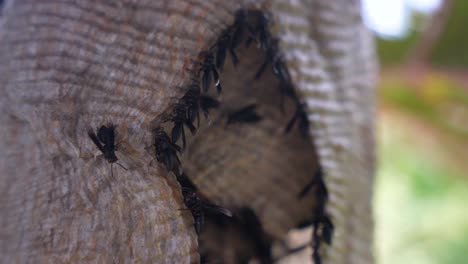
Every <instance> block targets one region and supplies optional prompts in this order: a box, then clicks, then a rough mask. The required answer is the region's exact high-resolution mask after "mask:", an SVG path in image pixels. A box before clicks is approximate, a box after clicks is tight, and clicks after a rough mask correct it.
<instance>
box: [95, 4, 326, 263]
mask: <svg viewBox="0 0 468 264" xmlns="http://www.w3.org/2000/svg"><path fill="white" fill-rule="evenodd" d="M270 26H271V19H270V15H269V14H266V13H264V12H262V11H258V10H245V9H240V10H238V11H237V12H236V13H235V19H234V23H233V24H232V25H231V26H229V27H228V28H226V29H225V30H224V31H223V32H222V33H221V36H220V37H219V38H218V40H217V41H216V43H215V44H214V45H213V46H212V47H211V48H210V49H209V50H208V51H207V52H203V53H202V54H201V55H202V57H203V59H202V62H201V63H200V66H199V71H198V72H197V74H196V75H195V76H194V78H193V81H192V82H191V84H190V85H188V87H186V90H187V92H186V93H185V95H184V96H183V97H182V98H181V99H180V100H179V101H178V102H177V103H176V104H175V105H174V107H173V109H172V112H171V113H170V114H169V115H168V116H167V117H166V118H165V119H164V120H163V121H164V122H165V123H171V124H172V125H173V126H172V130H171V132H170V133H169V134H170V135H169V134H168V133H166V131H165V130H164V129H163V128H162V127H157V128H155V129H154V131H153V133H154V144H153V146H154V151H155V155H156V159H157V161H158V162H160V163H162V164H164V165H165V167H166V169H167V170H168V171H171V172H173V173H174V174H175V175H176V178H177V180H178V182H179V184H180V185H181V187H182V194H183V197H184V203H185V205H186V206H187V208H188V209H190V211H191V213H192V215H193V217H194V219H195V229H196V231H197V233H199V232H200V231H201V229H202V226H203V223H204V219H205V213H206V212H207V211H209V212H210V213H213V212H214V213H217V214H220V215H223V216H224V217H232V216H233V214H232V213H231V211H229V210H228V209H226V208H223V207H220V206H217V205H215V204H212V203H210V202H209V201H208V200H207V199H205V198H203V196H202V195H201V194H200V192H199V191H198V190H197V187H196V186H195V184H194V183H193V182H192V181H191V180H190V178H189V177H188V176H187V175H186V174H185V173H184V172H183V170H182V166H181V162H180V159H179V157H178V155H179V154H180V153H181V152H182V151H183V150H184V148H185V147H186V133H185V129H186V128H187V129H188V130H189V131H190V132H191V133H192V134H195V133H196V131H197V129H198V128H199V126H200V112H201V113H203V115H204V116H205V118H206V119H208V118H209V112H210V110H212V109H215V108H218V107H219V105H220V102H219V101H218V100H216V99H215V98H213V97H211V96H209V95H208V94H207V92H208V91H209V89H210V87H212V86H215V87H216V89H217V91H218V93H221V92H222V84H221V81H220V71H222V68H223V65H224V63H225V60H226V57H227V56H228V54H229V55H230V57H231V60H232V63H233V65H234V66H236V65H237V64H238V62H239V59H238V56H237V54H236V50H237V49H238V48H239V47H240V45H245V47H246V48H248V47H249V46H250V45H251V44H252V43H255V44H256V45H257V46H258V48H259V49H261V50H262V51H263V52H264V54H265V60H264V62H263V63H262V65H261V66H260V68H259V69H258V71H257V72H256V74H255V79H259V78H260V77H261V76H262V74H263V73H264V72H265V70H267V69H268V68H269V67H271V69H272V72H273V74H274V75H275V76H276V78H277V79H278V81H279V86H278V87H279V92H280V95H281V97H280V98H281V109H284V102H285V99H286V98H289V99H290V100H292V101H293V102H294V105H295V106H296V110H295V113H294V115H293V117H292V118H291V119H290V121H289V122H288V123H287V124H286V126H285V133H287V132H289V131H290V130H291V129H292V128H293V127H294V125H295V124H297V127H298V129H299V131H300V133H301V134H302V135H303V136H304V137H308V136H309V121H308V117H307V113H306V110H305V107H306V106H305V103H303V102H301V101H300V99H299V96H298V95H297V93H296V91H295V89H294V86H293V84H292V80H291V76H290V74H289V71H288V69H287V67H286V64H285V62H284V60H283V58H282V56H281V52H280V47H279V40H278V39H277V38H275V37H274V36H273V35H272V34H271V33H270V31H269V28H270ZM255 107H256V106H255V105H249V106H247V107H244V108H242V109H240V110H239V111H237V112H234V113H232V114H230V115H229V116H228V120H227V123H228V124H229V123H234V122H247V123H251V122H258V121H260V120H261V117H260V116H259V115H258V114H256V113H255ZM114 128H115V127H114V126H112V125H111V126H108V127H106V126H102V127H101V128H100V129H99V131H98V135H96V134H95V133H94V132H93V131H89V132H88V134H89V136H90V137H91V139H92V140H93V142H94V143H95V144H96V146H97V147H98V148H99V150H101V152H102V153H103V154H104V157H105V158H106V159H107V161H108V162H110V163H114V162H116V161H117V157H116V156H115V154H114V151H115V145H114ZM313 187H314V188H316V191H317V199H318V206H317V207H316V209H315V212H314V219H313V220H312V222H311V223H312V225H313V228H314V231H313V237H312V249H313V259H314V262H315V263H316V264H317V263H321V258H320V254H319V249H320V244H321V242H322V241H324V242H326V243H328V244H330V243H331V240H332V235H333V224H332V222H331V220H330V217H329V216H328V214H327V213H326V212H325V205H326V203H327V200H328V192H327V188H326V186H325V183H324V181H323V173H322V170H321V169H319V170H318V171H317V172H316V173H315V175H314V179H313V180H312V181H311V183H310V184H308V185H307V186H305V188H304V189H303V191H302V192H301V193H300V194H299V195H298V197H299V198H302V197H304V196H305V195H306V194H307V193H308V192H309V191H310V189H312V188H313Z"/></svg>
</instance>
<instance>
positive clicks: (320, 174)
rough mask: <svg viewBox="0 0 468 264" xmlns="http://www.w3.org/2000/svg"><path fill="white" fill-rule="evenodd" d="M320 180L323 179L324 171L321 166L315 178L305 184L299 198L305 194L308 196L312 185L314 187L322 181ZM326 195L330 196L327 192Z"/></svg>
mask: <svg viewBox="0 0 468 264" xmlns="http://www.w3.org/2000/svg"><path fill="white" fill-rule="evenodd" d="M320 181H323V171H322V168H321V167H319V168H318V169H317V170H316V171H315V175H314V178H313V179H312V180H311V181H310V182H309V183H308V184H307V185H306V186H304V188H303V189H302V191H301V192H300V193H299V194H298V195H297V197H298V198H299V199H301V198H304V196H306V195H307V194H308V193H309V191H310V190H311V189H312V187H314V186H315V185H316V184H318V183H320ZM326 195H327V196H328V194H326Z"/></svg>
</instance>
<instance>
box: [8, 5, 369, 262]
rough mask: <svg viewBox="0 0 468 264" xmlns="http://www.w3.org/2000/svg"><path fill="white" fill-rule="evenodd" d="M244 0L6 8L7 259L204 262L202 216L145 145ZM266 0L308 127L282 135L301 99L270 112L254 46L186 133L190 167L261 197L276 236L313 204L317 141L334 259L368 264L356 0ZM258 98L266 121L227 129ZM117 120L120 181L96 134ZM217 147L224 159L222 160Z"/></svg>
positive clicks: (213, 182) (364, 52)
mask: <svg viewBox="0 0 468 264" xmlns="http://www.w3.org/2000/svg"><path fill="white" fill-rule="evenodd" d="M241 6H243V7H245V6H248V7H250V5H249V1H245V2H244V3H237V2H233V1H221V0H219V1H215V0H212V1H205V0H192V1H149V0H148V1H34V0H16V1H9V2H8V3H6V5H5V7H4V10H3V11H2V17H1V18H0V60H1V61H2V65H1V66H0V80H1V82H0V88H1V89H0V108H1V109H0V110H1V111H2V115H1V116H0V121H1V124H2V126H1V128H0V129H1V138H0V148H1V149H2V151H1V152H0V162H1V164H0V165H1V167H0V176H1V180H0V182H1V183H0V188H1V191H2V194H1V195H0V210H1V211H0V217H1V226H0V252H1V255H2V257H3V259H2V261H4V262H5V263H11V262H13V261H17V262H28V261H33V262H38V261H41V260H42V261H46V260H48V261H53V262H76V261H100V262H128V261H141V262H159V263H164V262H166V263H189V262H198V258H199V256H198V242H197V236H196V233H195V231H194V229H193V219H192V216H191V214H190V213H189V212H188V211H186V210H179V209H182V208H184V204H183V202H182V195H181V193H180V187H179V185H178V183H177V181H176V180H175V178H174V176H173V175H172V174H168V173H167V171H166V169H165V168H164V167H163V166H162V165H160V164H158V163H157V162H155V161H154V154H153V153H152V151H153V150H152V149H148V147H150V145H151V143H152V138H151V129H152V128H154V127H155V126H156V125H158V124H159V123H160V122H161V117H162V115H163V113H165V112H168V111H170V109H171V106H172V105H173V104H174V102H176V101H177V99H178V98H180V97H182V96H183V94H184V93H185V90H184V88H182V87H183V85H185V84H187V83H188V82H189V80H190V79H191V77H192V76H193V71H194V70H196V69H197V67H198V66H197V63H198V55H199V54H200V52H202V51H204V50H207V49H208V48H209V47H210V46H211V45H212V44H213V42H214V41H215V40H216V38H217V36H218V35H219V33H220V32H221V31H222V30H223V29H224V28H225V27H226V26H227V25H229V24H230V23H232V21H233V14H234V12H235V11H236V10H237V9H238V8H240V7H241ZM255 7H256V8H260V9H262V10H267V11H270V12H272V14H273V17H274V20H275V21H276V23H275V32H276V33H277V34H278V36H279V37H280V40H281V44H282V48H283V50H284V53H285V55H286V59H287V62H288V66H289V67H290V70H291V72H292V74H293V77H294V81H295V86H296V88H298V89H299V90H300V91H301V92H302V94H303V96H304V98H306V99H307V104H308V110H309V113H310V116H309V117H310V120H311V122H312V124H313V128H312V129H311V131H312V135H311V136H312V137H311V138H310V139H309V140H308V141H304V140H300V139H299V138H298V133H297V131H293V132H292V133H291V134H289V135H287V136H284V133H283V129H284V124H285V121H286V122H287V120H288V118H289V116H290V115H288V114H290V113H291V112H293V109H289V108H291V107H289V108H288V107H287V109H286V114H281V113H280V111H279V110H278V109H276V108H275V107H274V105H275V104H277V100H278V99H277V95H274V93H273V92H271V91H272V90H271V87H270V85H271V86H274V85H275V82H274V80H271V79H269V77H268V76H265V77H264V79H263V80H261V82H259V84H258V86H254V87H253V88H249V86H248V85H252V84H251V83H248V78H249V76H252V74H253V73H252V72H255V70H253V69H255V68H256V67H255V65H256V62H254V60H255V59H258V58H255V56H254V55H252V56H250V55H249V53H248V52H246V54H244V55H243V56H241V60H242V59H243V58H246V59H247V58H248V59H247V60H245V63H246V66H245V67H242V68H237V69H228V68H227V69H225V73H223V74H224V75H223V76H222V81H225V83H226V88H225V90H226V91H225V93H223V95H222V96H221V101H222V103H223V107H222V108H221V110H220V111H219V112H217V113H216V114H214V115H213V120H212V124H211V126H208V124H207V123H206V122H205V123H204V124H203V126H202V129H200V131H199V132H198V134H197V135H196V136H195V137H193V138H191V139H190V142H189V143H190V144H189V146H188V149H187V151H186V153H185V154H184V156H183V157H182V161H183V163H184V164H183V165H184V166H185V167H186V168H184V169H185V170H186V171H187V173H188V174H189V176H190V177H192V178H193V179H194V180H195V181H196V184H197V186H199V188H200V189H201V190H202V191H203V193H204V194H206V195H208V196H209V197H210V199H212V200H214V201H216V202H217V203H220V204H222V205H225V206H227V207H229V208H231V209H233V210H234V209H235V208H237V207H240V206H245V205H248V206H251V207H253V208H254V209H255V211H256V213H257V214H258V216H259V218H260V219H261V221H262V223H263V225H264V227H265V229H266V231H267V232H268V233H269V234H271V235H272V236H274V237H276V238H281V237H283V236H284V235H285V233H286V232H287V230H289V229H290V228H291V227H293V226H295V225H296V224H297V223H298V222H300V221H301V220H303V219H304V218H305V217H307V214H308V212H311V209H312V208H313V206H314V200H313V196H310V198H308V199H307V200H305V201H302V202H297V201H296V202H294V199H295V196H296V195H297V193H298V191H300V189H301V187H302V186H303V185H304V184H306V183H307V182H308V181H309V180H311V178H312V171H314V170H315V169H316V166H317V164H316V154H315V148H314V144H315V145H316V147H317V149H318V156H319V158H320V164H321V166H323V167H324V169H325V172H326V179H327V183H328V189H329V191H330V195H331V197H330V203H329V205H328V211H329V212H330V213H331V215H332V218H333V221H334V224H335V228H336V232H335V238H334V243H333V245H332V247H330V248H329V249H328V251H327V255H328V257H329V259H330V263H372V255H371V249H372V247H371V242H372V220H371V215H372V214H371V206H370V201H371V193H372V192H371V188H372V185H373V181H372V176H373V171H374V158H373V155H374V153H373V109H374V98H373V96H374V95H373V87H374V78H375V76H374V75H375V63H374V54H373V51H374V49H373V46H372V42H371V40H370V37H369V34H368V32H367V31H366V30H365V29H364V27H363V25H362V22H361V20H360V17H359V5H358V3H357V2H355V1H346V0H336V1H326V0H314V1H312V0H310V1H271V2H268V3H266V2H265V3H263V4H261V3H259V2H256V5H255ZM260 58H261V57H260ZM252 61H253V62H252ZM243 63H244V61H243ZM249 65H250V66H249ZM223 78H225V80H224V79H223ZM242 84H245V85H247V86H243V85H242ZM250 89H252V95H251V94H250ZM246 94H247V95H248V96H246ZM246 100H252V101H255V102H261V103H262V104H263V105H264V107H263V108H261V109H260V113H261V114H263V115H265V116H266V118H265V122H262V123H261V125H258V126H257V125H256V126H254V127H250V128H248V127H242V126H238V125H235V126H232V127H230V129H228V130H226V128H225V124H224V123H223V122H222V121H219V122H218V121H216V120H218V119H220V118H221V117H222V116H223V115H224V114H225V113H226V112H228V111H229V110H230V109H232V108H234V107H239V106H240V107H242V106H245V105H246V104H247V103H246ZM241 104H242V105H241ZM109 122H112V123H114V124H117V125H118V127H117V141H118V142H119V149H118V152H117V156H118V157H119V162H120V163H121V164H123V165H124V166H125V167H127V168H128V171H125V170H123V169H121V168H120V167H118V166H115V165H114V166H113V172H114V175H113V177H112V176H111V173H110V165H109V163H107V161H105V160H104V159H103V158H102V157H100V156H99V153H98V151H97V149H96V147H95V146H94V145H93V143H92V141H91V140H90V139H89V137H88V135H87V130H88V129H90V128H92V129H96V128H98V127H99V126H101V125H103V124H107V123H109ZM215 139H217V140H222V141H223V143H224V144H223V145H222V146H220V144H219V141H218V142H216V141H215ZM304 142H305V143H304ZM219 155H222V156H223V157H226V158H225V159H224V160H223V159H221V161H219V162H214V160H216V159H215V158H216V157H217V156H219ZM211 164H214V165H211ZM210 166H211V167H212V168H213V169H210ZM285 177H286V179H288V180H287V181H286V180H285Z"/></svg>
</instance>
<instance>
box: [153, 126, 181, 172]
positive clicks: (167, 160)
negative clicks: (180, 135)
mask: <svg viewBox="0 0 468 264" xmlns="http://www.w3.org/2000/svg"><path fill="white" fill-rule="evenodd" d="M154 151H155V154H156V160H157V161H159V162H161V163H163V164H164V165H165V166H166V169H167V170H168V171H172V172H174V173H175V174H176V175H178V174H179V171H180V160H179V157H178V156H177V152H179V153H180V152H181V148H180V147H179V146H178V145H176V144H175V143H173V142H172V141H171V139H170V138H169V136H168V135H167V134H166V132H165V131H164V130H163V129H162V128H161V127H158V128H156V129H155V130H154Z"/></svg>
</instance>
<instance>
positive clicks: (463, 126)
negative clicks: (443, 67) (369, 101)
mask: <svg viewBox="0 0 468 264" xmlns="http://www.w3.org/2000/svg"><path fill="white" fill-rule="evenodd" d="M379 96H380V98H381V100H382V102H383V103H385V104H390V105H393V106H394V107H398V108H399V109H402V110H405V111H408V112H409V113H412V114H415V115H418V116H419V117H421V118H424V119H426V121H429V122H431V124H432V125H433V126H436V127H438V128H441V129H444V130H445V132H446V133H449V134H450V136H455V137H460V138H461V139H463V138H465V139H466V138H467V137H468V123H467V122H468V90H467V89H466V88H464V87H462V86H460V85H459V84H458V83H457V82H455V81H453V80H451V79H450V78H448V77H447V76H444V75H441V74H437V73H429V74H427V75H426V76H425V77H424V79H423V80H422V82H420V83H419V84H418V86H417V87H414V85H412V84H411V83H410V82H408V81H407V80H404V79H402V78H401V77H399V76H393V77H392V76H386V77H385V78H383V79H382V81H381V87H380V89H379ZM465 111H466V112H465ZM457 112H459V113H457ZM461 115H465V116H466V118H467V119H466V120H464V119H463V117H460V118H458V117H457V116H461ZM453 116H455V118H450V117H453Z"/></svg>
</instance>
